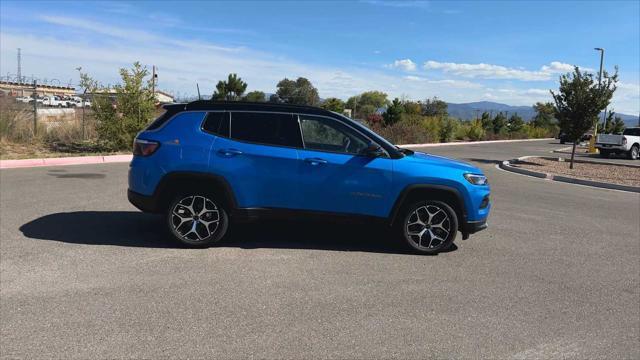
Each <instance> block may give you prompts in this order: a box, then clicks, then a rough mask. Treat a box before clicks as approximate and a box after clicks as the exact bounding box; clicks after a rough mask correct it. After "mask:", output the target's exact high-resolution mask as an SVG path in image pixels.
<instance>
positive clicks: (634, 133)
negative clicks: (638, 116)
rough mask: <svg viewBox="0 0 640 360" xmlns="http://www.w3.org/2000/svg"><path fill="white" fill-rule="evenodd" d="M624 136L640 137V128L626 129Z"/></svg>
mask: <svg viewBox="0 0 640 360" xmlns="http://www.w3.org/2000/svg"><path fill="white" fill-rule="evenodd" d="M622 134H623V135H629V136H640V128H632V129H626V130H625V131H624V132H623V133H622Z"/></svg>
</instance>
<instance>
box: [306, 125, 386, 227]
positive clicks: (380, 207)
mask: <svg viewBox="0 0 640 360" xmlns="http://www.w3.org/2000/svg"><path fill="white" fill-rule="evenodd" d="M299 119H300V127H301V129H302V135H303V145H304V149H302V150H300V151H299V156H300V170H299V171H300V194H301V199H300V201H301V208H303V209H306V210H314V211H324V212H332V213H352V214H360V215H372V216H387V215H388V212H389V205H388V203H389V201H390V199H389V196H390V190H391V181H392V162H393V160H391V159H390V158H388V157H370V156H364V155H361V152H362V150H364V149H365V148H366V147H367V145H368V144H369V142H370V141H371V140H370V139H368V138H366V137H365V136H364V135H362V134H361V133H359V132H358V131H356V130H355V129H353V128H351V127H349V126H347V125H345V124H343V123H341V122H339V121H337V120H335V119H331V118H328V117H322V116H311V115H299Z"/></svg>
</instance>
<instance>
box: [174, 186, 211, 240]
mask: <svg viewBox="0 0 640 360" xmlns="http://www.w3.org/2000/svg"><path fill="white" fill-rule="evenodd" d="M219 225H220V211H219V209H218V207H217V206H216V204H215V203H214V202H213V201H212V200H211V199H208V198H206V197H204V196H187V197H185V198H183V199H181V200H180V201H178V202H177V203H176V205H175V206H174V207H173V209H171V226H172V227H173V230H174V231H175V233H176V234H177V235H179V236H180V237H181V238H183V239H184V240H188V241H203V240H205V239H207V238H209V237H211V235H213V234H215V232H216V230H218V226H219Z"/></svg>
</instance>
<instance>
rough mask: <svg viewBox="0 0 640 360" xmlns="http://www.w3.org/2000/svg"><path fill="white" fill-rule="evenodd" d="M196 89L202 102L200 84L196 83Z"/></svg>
mask: <svg viewBox="0 0 640 360" xmlns="http://www.w3.org/2000/svg"><path fill="white" fill-rule="evenodd" d="M196 89H198V100H202V98H201V97H200V85H198V83H196Z"/></svg>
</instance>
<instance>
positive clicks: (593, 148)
mask: <svg viewBox="0 0 640 360" xmlns="http://www.w3.org/2000/svg"><path fill="white" fill-rule="evenodd" d="M593 49H594V50H596V51H600V73H599V75H598V87H601V86H602V70H603V64H604V49H603V48H593ZM602 120H603V121H604V122H605V125H604V126H605V129H606V128H607V124H606V121H607V108H605V109H604V115H603V118H602ZM596 136H598V120H596V123H595V124H594V125H593V137H592V138H591V141H589V152H590V153H595V152H596V151H597V150H596V146H595V145H596Z"/></svg>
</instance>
